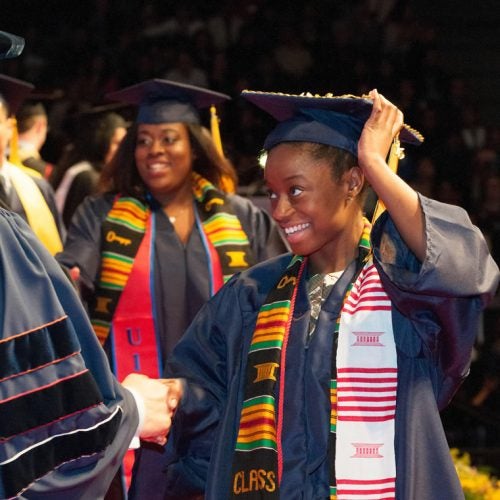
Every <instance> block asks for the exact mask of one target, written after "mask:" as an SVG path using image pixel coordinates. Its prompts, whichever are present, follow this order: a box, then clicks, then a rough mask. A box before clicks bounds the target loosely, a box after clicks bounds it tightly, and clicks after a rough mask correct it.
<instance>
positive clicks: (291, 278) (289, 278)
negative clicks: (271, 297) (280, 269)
mask: <svg viewBox="0 0 500 500" xmlns="http://www.w3.org/2000/svg"><path fill="white" fill-rule="evenodd" d="M296 282H297V278H296V277H295V276H283V278H281V279H280V282H279V283H278V288H285V287H286V286H287V285H288V284H290V283H291V284H292V285H293V286H295V283H296Z"/></svg>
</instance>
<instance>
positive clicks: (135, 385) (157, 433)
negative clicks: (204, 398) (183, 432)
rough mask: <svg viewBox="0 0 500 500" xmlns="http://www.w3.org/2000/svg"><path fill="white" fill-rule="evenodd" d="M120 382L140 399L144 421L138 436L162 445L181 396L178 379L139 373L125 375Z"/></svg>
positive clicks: (165, 440) (180, 386) (180, 384)
mask: <svg viewBox="0 0 500 500" xmlns="http://www.w3.org/2000/svg"><path fill="white" fill-rule="evenodd" d="M122 383H123V385H124V386H125V387H126V388H128V389H131V390H133V391H134V392H136V393H138V394H139V395H140V397H141V399H142V403H143V407H144V422H143V425H142V426H141V429H140V430H139V437H140V438H141V439H142V440H143V441H148V442H150V443H155V444H158V445H160V446H164V445H165V444H166V442H167V436H168V433H169V432H170V427H171V425H172V419H173V417H174V414H175V411H176V410H177V407H178V404H179V401H180V399H181V397H182V393H183V390H182V383H181V382H180V380H178V379H151V378H149V377H147V376H146V375H142V374H139V373H131V374H129V375H127V377H126V378H125V379H124V380H123V382H122Z"/></svg>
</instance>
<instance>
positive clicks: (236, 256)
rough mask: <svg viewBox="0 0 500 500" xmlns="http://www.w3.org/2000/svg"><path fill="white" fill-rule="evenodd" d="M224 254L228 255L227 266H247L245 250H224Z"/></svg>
mask: <svg viewBox="0 0 500 500" xmlns="http://www.w3.org/2000/svg"><path fill="white" fill-rule="evenodd" d="M226 255H227V256H228V257H229V264H228V265H229V267H248V262H247V261H246V260H245V257H246V254H245V252H240V251H237V252H226Z"/></svg>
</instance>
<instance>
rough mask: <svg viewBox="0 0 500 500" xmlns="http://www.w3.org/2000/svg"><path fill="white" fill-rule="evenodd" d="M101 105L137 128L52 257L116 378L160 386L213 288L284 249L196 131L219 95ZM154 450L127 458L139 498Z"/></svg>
mask: <svg viewBox="0 0 500 500" xmlns="http://www.w3.org/2000/svg"><path fill="white" fill-rule="evenodd" d="M109 98H110V99H112V100H115V101H119V102H124V103H129V104H133V105H136V106H138V114H137V118H136V120H135V122H134V123H133V124H132V125H131V126H130V128H129V130H128V132H127V135H126V136H125V138H124V139H123V141H122V143H121V144H120V146H119V148H118V150H117V152H116V154H115V156H114V158H113V160H112V161H111V163H110V164H109V165H108V167H107V168H105V169H104V170H103V172H102V174H101V181H102V186H103V189H104V194H102V195H99V196H93V197H90V198H87V199H86V200H85V201H84V202H83V203H82V204H81V206H80V207H79V208H78V210H77V211H76V213H75V215H74V217H73V219H72V223H71V225H70V227H69V229H68V237H67V240H66V243H65V247H64V250H63V252H61V253H60V254H58V255H57V256H56V258H57V260H58V262H59V263H61V264H62V265H63V266H65V267H66V268H68V269H70V270H71V272H72V273H76V275H78V276H79V278H78V280H79V285H80V289H81V294H82V298H83V300H84V301H85V302H86V304H87V306H88V309H89V314H90V317H91V319H92V322H93V325H94V329H95V332H96V335H97V336H98V337H99V339H100V341H101V343H102V345H103V346H104V348H105V349H106V351H107V352H108V355H109V358H110V361H111V364H112V366H113V369H114V372H115V374H116V375H117V377H118V379H119V380H121V379H122V378H123V377H124V376H126V375H127V374H128V373H130V372H131V371H138V372H140V373H144V374H146V375H148V376H150V377H159V376H161V374H162V373H163V360H164V359H165V358H166V357H167V356H168V355H169V354H170V353H171V352H172V349H173V347H174V346H175V344H176V343H177V342H178V340H179V339H180V338H181V336H182V334H183V333H184V330H185V329H186V328H187V327H188V325H189V323H190V322H191V321H192V319H193V318H194V316H195V315H196V313H197V312H198V310H199V309H200V308H201V306H202V305H203V304H204V303H205V302H206V301H207V300H208V299H209V298H210V297H211V296H213V295H214V294H215V293H216V292H217V290H218V289H220V287H221V286H222V285H223V283H224V282H225V281H227V280H228V279H229V278H230V277H231V276H232V275H233V274H234V273H236V272H238V271H240V270H243V269H248V268H249V267H250V266H252V265H253V264H255V263H257V262H260V261H262V260H265V259H267V258H269V257H272V256H275V255H278V254H280V253H283V252H284V251H286V245H285V243H284V241H283V238H282V236H281V235H280V233H279V231H278V229H277V226H276V225H275V224H274V222H273V221H272V219H271V217H270V216H269V215H268V213H267V212H265V211H264V210H262V209H259V208H257V207H256V206H255V205H253V204H252V203H251V202H250V201H249V200H247V199H245V198H243V197H241V196H238V195H236V194H233V193H231V192H228V190H230V189H231V188H232V189H234V186H235V185H236V183H237V179H236V173H235V170H234V168H233V166H232V164H231V162H230V161H229V160H228V159H227V158H225V157H224V156H223V155H222V154H221V153H220V152H219V150H218V149H217V147H216V143H215V142H214V140H213V139H212V136H211V134H210V133H209V132H208V130H207V129H206V128H205V127H203V125H202V112H203V110H205V108H208V107H209V106H212V105H217V104H219V103H222V102H224V101H226V100H227V99H228V96H226V95H225V94H220V93H217V92H213V91H209V90H207V89H202V88H199V87H193V86H190V85H184V84H180V83H176V82H171V81H167V80H148V81H146V82H143V83H140V84H137V85H134V86H132V87H128V88H126V89H123V90H120V91H117V92H115V93H113V94H110V95H109ZM228 186H229V188H228ZM162 452H163V449H162V447H160V446H155V445H152V444H149V443H143V444H142V446H141V447H140V449H139V450H138V452H137V453H136V455H137V457H136V460H135V471H134V485H133V488H134V490H135V491H136V494H137V496H138V497H140V498H152V495H157V494H158V492H159V491H160V488H161V484H158V478H161V470H160V469H159V468H158V457H161V454H162ZM131 461H132V460H131ZM129 468H130V466H128V469H129ZM128 469H127V466H126V465H125V466H124V470H125V471H127V470H128ZM127 477H130V474H128V475H127V473H126V472H125V487H126V485H127V484H128V482H129V481H127Z"/></svg>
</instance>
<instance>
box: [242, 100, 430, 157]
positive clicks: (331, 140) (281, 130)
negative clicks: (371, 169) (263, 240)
mask: <svg viewBox="0 0 500 500" xmlns="http://www.w3.org/2000/svg"><path fill="white" fill-rule="evenodd" d="M241 95H242V96H243V97H244V98H245V99H247V100H248V101H250V102H252V103H253V104H255V105H256V106H258V107H259V108H261V109H263V110H264V111H266V112H267V113H269V114H270V115H271V116H273V117H274V118H275V119H276V120H278V122H280V123H279V124H278V125H277V126H276V127H275V128H274V130H272V131H271V133H270V134H269V135H268V136H267V138H266V140H265V141H264V149H270V148H272V147H273V146H275V145H276V144H279V143H281V142H298V141H307V142H317V143H320V144H327V145H330V146H335V147H338V148H341V149H344V150H346V151H349V152H350V153H352V154H353V155H354V156H356V157H357V156H358V140H359V138H360V136H361V132H362V130H363V127H364V124H365V122H366V120H367V119H368V117H369V116H370V114H371V111H372V107H373V101H372V99H369V98H368V97H365V96H361V97H360V96H354V95H351V94H346V95H341V96H334V95H332V94H327V95H325V96H318V95H311V94H301V95H293V94H282V93H274V92H256V91H251V90H244V91H243V92H242V94H241ZM399 140H400V141H401V142H406V143H411V144H416V145H418V144H421V143H422V142H423V140H424V138H423V137H422V135H421V134H420V133H419V132H417V131H416V130H415V129H413V128H411V127H410V126H409V125H406V124H404V125H403V128H402V129H401V131H400V133H399Z"/></svg>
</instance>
